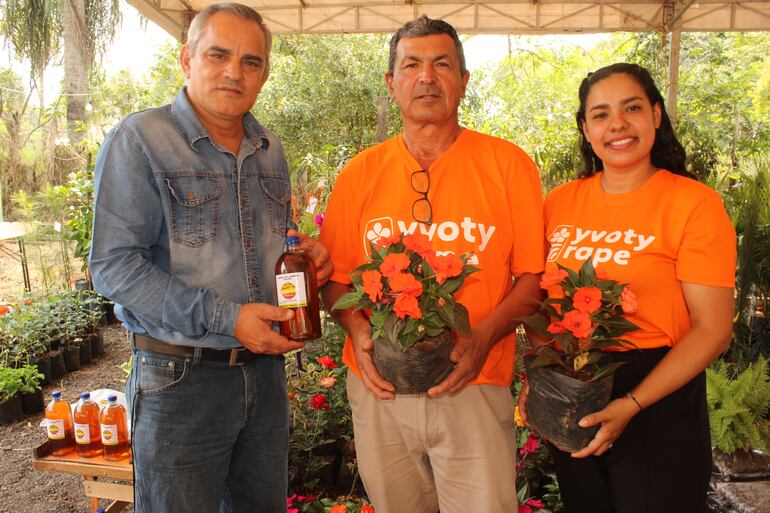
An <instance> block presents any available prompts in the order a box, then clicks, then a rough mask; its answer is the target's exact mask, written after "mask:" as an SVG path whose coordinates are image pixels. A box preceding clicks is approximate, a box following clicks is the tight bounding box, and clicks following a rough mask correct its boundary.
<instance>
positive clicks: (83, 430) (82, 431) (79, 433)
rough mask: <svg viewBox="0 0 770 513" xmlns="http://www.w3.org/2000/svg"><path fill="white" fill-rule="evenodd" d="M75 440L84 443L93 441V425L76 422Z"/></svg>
mask: <svg viewBox="0 0 770 513" xmlns="http://www.w3.org/2000/svg"><path fill="white" fill-rule="evenodd" d="M75 442H77V443H79V444H83V445H88V444H90V443H91V427H90V426H89V425H88V424H77V423H76V424H75Z"/></svg>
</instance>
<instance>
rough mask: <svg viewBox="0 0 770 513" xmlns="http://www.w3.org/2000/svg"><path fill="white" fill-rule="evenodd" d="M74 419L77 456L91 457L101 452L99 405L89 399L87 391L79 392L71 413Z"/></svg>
mask: <svg viewBox="0 0 770 513" xmlns="http://www.w3.org/2000/svg"><path fill="white" fill-rule="evenodd" d="M72 417H73V419H74V421H75V444H76V446H77V450H78V456H83V457H84V458H93V457H95V456H99V455H101V454H102V439H101V429H100V427H99V405H98V404H96V403H95V402H93V401H92V400H91V394H90V393H89V392H83V393H82V394H80V401H78V404H76V405H75V412H74V413H73V414H72Z"/></svg>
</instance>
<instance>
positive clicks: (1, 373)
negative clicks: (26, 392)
mask: <svg viewBox="0 0 770 513" xmlns="http://www.w3.org/2000/svg"><path fill="white" fill-rule="evenodd" d="M24 373H25V371H24V369H12V368H10V367H0V401H4V400H6V399H11V398H13V397H15V396H17V395H18V394H21V393H23V392H22V391H21V389H22V387H23V386H24V381H23V379H22V376H24Z"/></svg>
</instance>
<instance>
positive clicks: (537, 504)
mask: <svg viewBox="0 0 770 513" xmlns="http://www.w3.org/2000/svg"><path fill="white" fill-rule="evenodd" d="M527 504H529V505H530V506H532V507H533V508H538V509H543V508H544V507H545V503H544V502H543V501H541V500H540V499H529V500H528V501H527Z"/></svg>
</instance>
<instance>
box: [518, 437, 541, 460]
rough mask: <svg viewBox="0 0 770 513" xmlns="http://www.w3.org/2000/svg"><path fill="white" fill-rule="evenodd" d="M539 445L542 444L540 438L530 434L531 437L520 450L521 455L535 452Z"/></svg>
mask: <svg viewBox="0 0 770 513" xmlns="http://www.w3.org/2000/svg"><path fill="white" fill-rule="evenodd" d="M539 446H540V440H538V439H537V438H535V437H534V436H532V435H529V437H528V438H527V441H526V442H524V447H522V448H521V449H520V450H519V454H520V455H521V456H524V455H526V454H529V453H531V452H535V451H536V450H537V448H538V447H539Z"/></svg>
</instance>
